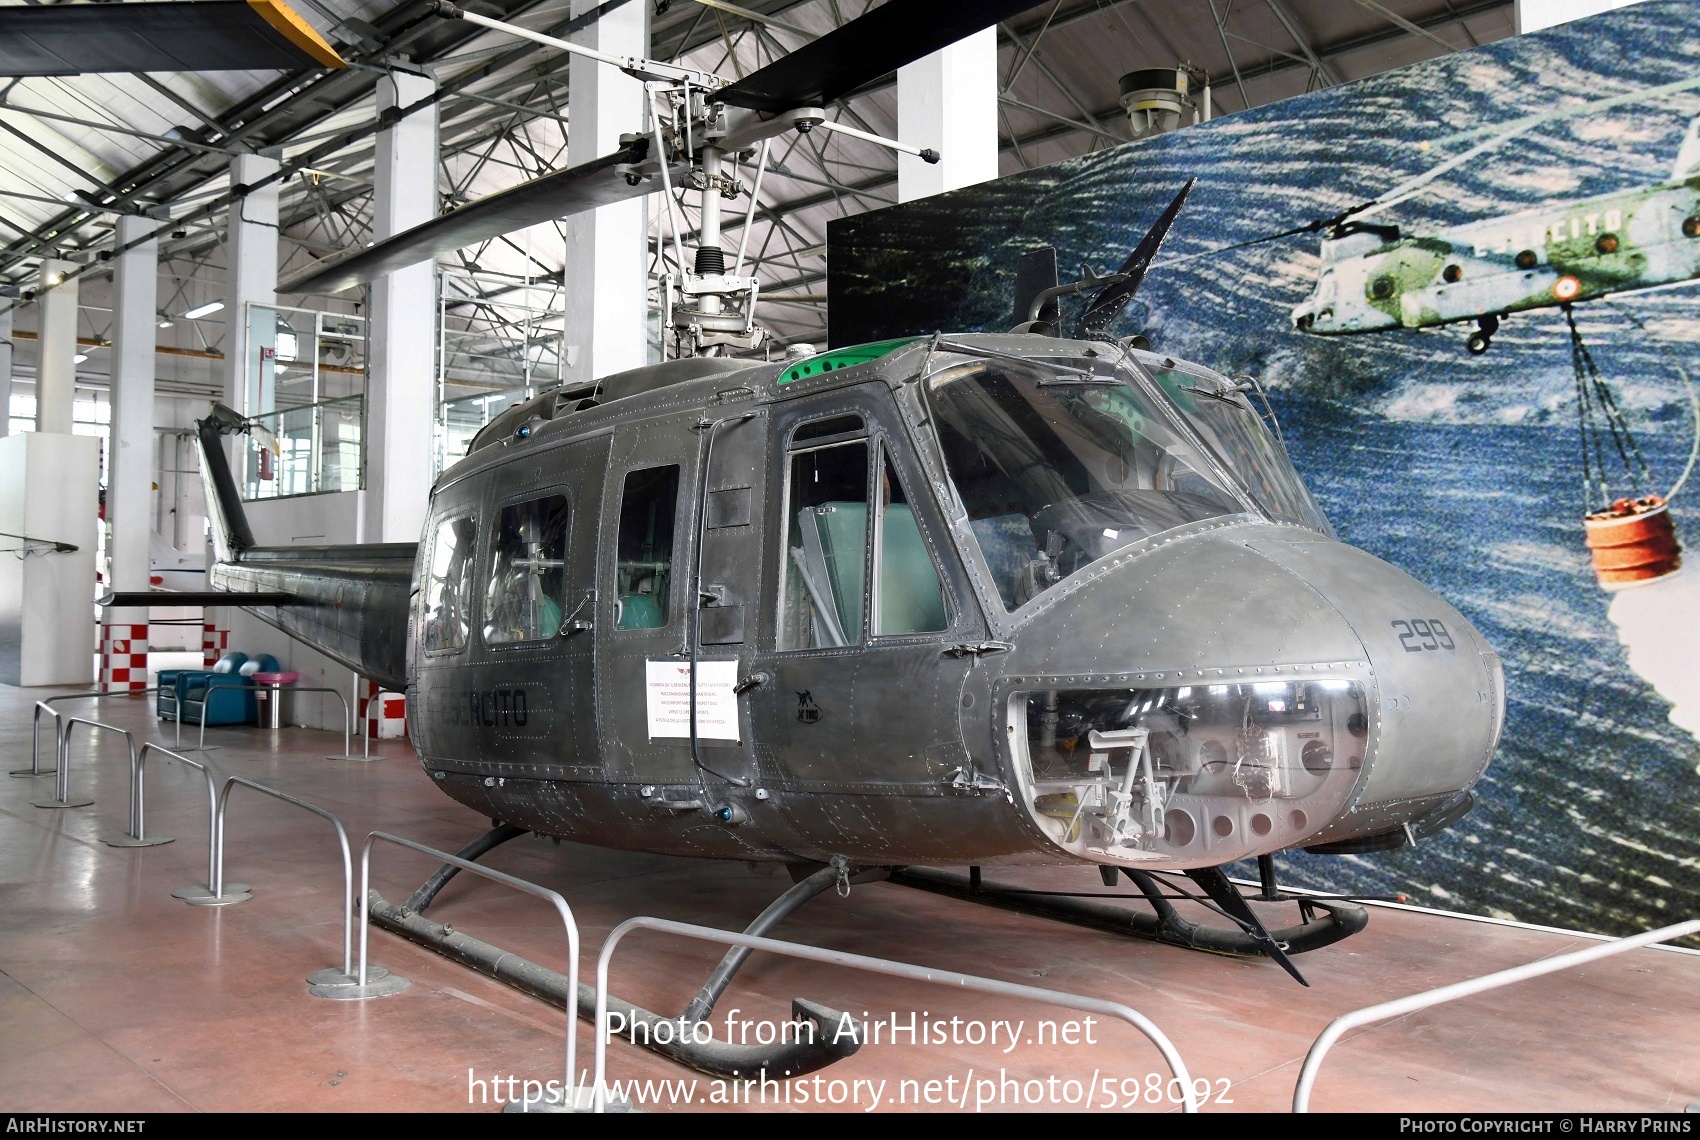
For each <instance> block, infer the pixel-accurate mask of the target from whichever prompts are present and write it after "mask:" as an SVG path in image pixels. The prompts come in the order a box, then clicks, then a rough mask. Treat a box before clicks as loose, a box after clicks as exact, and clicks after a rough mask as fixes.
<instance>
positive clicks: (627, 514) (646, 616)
mask: <svg viewBox="0 0 1700 1140" xmlns="http://www.w3.org/2000/svg"><path fill="white" fill-rule="evenodd" d="M678 502H679V465H678V464H677V463H674V464H671V465H670V466H667V467H646V468H644V469H643V470H641V471H630V472H627V473H626V486H625V491H624V493H623V494H622V496H621V499H620V534H619V539H618V541H617V547H618V548H617V550H616V553H615V562H614V579H615V581H614V595H615V601H614V628H615V629H660V628H661V627H662V626H664V625H666V624H667V599H668V597H669V595H670V593H671V586H672V582H673V518H674V514H675V512H676V510H677V508H678Z"/></svg>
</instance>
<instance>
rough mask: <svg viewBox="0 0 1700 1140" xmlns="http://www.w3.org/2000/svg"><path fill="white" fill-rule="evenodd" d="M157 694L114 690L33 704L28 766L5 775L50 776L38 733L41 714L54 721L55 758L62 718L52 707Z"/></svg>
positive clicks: (70, 694)
mask: <svg viewBox="0 0 1700 1140" xmlns="http://www.w3.org/2000/svg"><path fill="white" fill-rule="evenodd" d="M157 692H159V689H158V687H155V688H152V689H114V690H113V691H112V692H110V693H62V694H60V695H59V696H57V697H48V698H47V699H46V700H41V701H37V702H35V715H34V716H33V718H32V720H31V724H30V766H29V767H28V768H17V769H14V770H13V771H11V772H8V773H7V775H9V776H17V777H19V778H20V779H31V778H33V777H36V776H47V775H51V774H52V771H53V770H51V769H50V770H47V771H44V770H43V769H42V767H41V760H40V756H41V751H40V731H41V714H42V713H44V712H45V713H46V714H47V715H48V716H50V717H52V718H53V721H54V741H55V753H54V754H55V756H57V755H58V753H57V742H58V734H59V732H60V730H61V728H62V718H61V716H60V715H59V710H58V709H56V708H54V707H53V706H54V705H56V704H58V703H60V702H62V701H98V700H100V699H101V698H103V697H145V696H147V695H148V694H149V693H157Z"/></svg>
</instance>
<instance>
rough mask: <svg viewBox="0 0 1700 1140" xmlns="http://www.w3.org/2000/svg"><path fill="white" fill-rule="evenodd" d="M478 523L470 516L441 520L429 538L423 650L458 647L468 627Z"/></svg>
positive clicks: (441, 649) (462, 642)
mask: <svg viewBox="0 0 1700 1140" xmlns="http://www.w3.org/2000/svg"><path fill="white" fill-rule="evenodd" d="M477 537H478V522H477V520H475V519H473V518H470V517H464V516H463V517H461V518H453V519H444V520H443V521H442V522H440V523H438V524H437V533H436V534H435V535H434V536H433V537H432V540H431V563H430V565H429V567H428V568H427V573H426V577H425V623H424V625H425V636H424V643H425V651H426V652H427V653H432V652H441V651H444V650H450V649H459V648H461V647H462V646H464V645H465V644H466V636H467V632H468V630H469V629H470V627H471V621H470V617H471V615H470V612H469V611H470V610H471V608H472V573H471V569H472V548H473V543H474V542H475V541H476V539H477Z"/></svg>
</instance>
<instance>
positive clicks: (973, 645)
mask: <svg viewBox="0 0 1700 1140" xmlns="http://www.w3.org/2000/svg"><path fill="white" fill-rule="evenodd" d="M1013 648H1015V647H1014V646H1013V645H1011V644H1010V643H1009V642H1007V641H963V642H958V643H957V644H955V645H947V646H946V647H945V650H944V652H945V656H947V657H981V656H984V655H985V654H988V653H1008V652H1009V651H1010V650H1011V649H1013Z"/></svg>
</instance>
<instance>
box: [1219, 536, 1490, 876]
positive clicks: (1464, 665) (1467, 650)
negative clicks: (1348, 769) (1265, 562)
mask: <svg viewBox="0 0 1700 1140" xmlns="http://www.w3.org/2000/svg"><path fill="white" fill-rule="evenodd" d="M1247 545H1248V546H1249V547H1250V548H1251V549H1252V550H1255V551H1256V552H1257V553H1258V554H1260V555H1261V556H1263V557H1264V558H1267V559H1269V560H1270V561H1272V562H1274V563H1276V564H1277V565H1279V566H1281V567H1282V568H1283V569H1285V570H1287V571H1288V572H1289V573H1291V574H1293V575H1294V576H1295V577H1297V578H1299V579H1301V580H1303V581H1304V583H1305V584H1306V585H1307V586H1308V587H1310V588H1311V589H1312V590H1315V591H1316V592H1317V593H1318V594H1319V595H1321V597H1322V598H1323V599H1324V600H1326V601H1327V602H1328V604H1329V606H1330V607H1331V608H1333V609H1334V610H1335V611H1336V612H1337V613H1338V614H1339V615H1340V616H1341V617H1342V618H1343V619H1344V620H1345V621H1346V623H1347V624H1348V625H1350V626H1351V627H1352V630H1353V633H1354V635H1355V636H1356V638H1357V640H1358V641H1359V643H1360V644H1361V645H1362V647H1363V654H1364V659H1365V660H1367V662H1368V663H1369V667H1370V669H1371V671H1372V672H1373V675H1374V678H1375V683H1374V688H1373V695H1374V709H1373V715H1371V716H1370V717H1369V718H1368V719H1369V724H1368V725H1366V728H1367V729H1368V733H1369V739H1368V740H1367V741H1366V742H1365V745H1366V747H1365V752H1364V757H1365V760H1364V768H1365V770H1364V773H1363V776H1362V778H1361V779H1360V781H1359V784H1358V786H1357V788H1356V789H1355V791H1354V794H1353V796H1352V799H1351V801H1350V802H1349V803H1348V804H1347V806H1346V809H1345V810H1344V811H1343V812H1342V813H1341V814H1340V815H1339V816H1338V817H1336V819H1335V820H1334V822H1333V824H1331V825H1330V827H1329V828H1328V829H1327V831H1326V832H1325V833H1323V834H1322V835H1320V836H1318V837H1316V839H1315V843H1317V844H1321V843H1328V842H1335V841H1339V840H1343V839H1346V838H1350V837H1356V836H1364V835H1373V834H1381V833H1386V832H1389V831H1391V830H1392V829H1394V828H1398V827H1401V826H1402V825H1404V824H1406V823H1410V822H1412V821H1422V820H1424V819H1425V818H1429V819H1432V817H1433V816H1434V815H1435V814H1436V813H1437V812H1439V811H1442V810H1444V809H1445V808H1446V807H1448V806H1450V805H1463V806H1467V802H1468V801H1467V800H1464V799H1463V796H1462V793H1464V792H1465V791H1467V790H1468V789H1469V788H1470V786H1471V785H1473V784H1474V783H1475V782H1476V780H1477V779H1479V778H1480V777H1481V774H1482V772H1483V771H1484V770H1485V769H1486V768H1487V764H1488V761H1489V760H1490V759H1492V757H1493V752H1494V749H1495V748H1496V747H1497V745H1498V743H1499V735H1500V731H1501V730H1502V728H1503V727H1504V721H1505V674H1504V670H1503V668H1502V667H1501V664H1500V659H1499V655H1498V654H1497V653H1495V652H1494V650H1493V649H1492V647H1490V646H1489V645H1488V644H1487V642H1486V640H1485V639H1484V638H1483V637H1482V636H1481V634H1480V633H1479V632H1477V630H1476V629H1475V627H1474V626H1472V625H1471V624H1470V623H1469V621H1467V620H1466V619H1465V618H1464V616H1463V615H1462V614H1460V613H1459V612H1458V611H1457V610H1456V609H1454V608H1453V607H1452V606H1451V605H1449V604H1448V603H1447V602H1446V601H1444V600H1443V599H1442V598H1441V597H1440V595H1438V594H1436V593H1435V592H1434V591H1432V590H1430V589H1429V588H1428V587H1427V586H1424V585H1423V584H1422V583H1421V582H1418V581H1417V580H1416V579H1415V578H1413V577H1411V576H1410V575H1409V574H1406V573H1405V572H1404V571H1402V570H1400V569H1398V568H1397V567H1394V566H1392V565H1389V564H1388V563H1386V562H1383V561H1381V560H1380V559H1379V558H1376V557H1374V556H1373V555H1371V554H1368V553H1366V552H1364V551H1362V550H1359V549H1357V548H1356V547H1353V546H1348V545H1346V544H1344V543H1340V542H1333V541H1328V540H1325V539H1321V538H1318V539H1317V540H1315V541H1275V540H1270V539H1267V538H1265V539H1257V540H1253V541H1251V542H1249V543H1248V544H1247ZM1458 814H1462V811H1459V812H1458ZM1451 818H1456V816H1452V817H1451ZM1451 818H1448V819H1446V820H1445V821H1443V822H1441V823H1440V826H1444V825H1445V823H1449V822H1451ZM1420 826H1421V824H1420V823H1419V827H1420Z"/></svg>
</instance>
